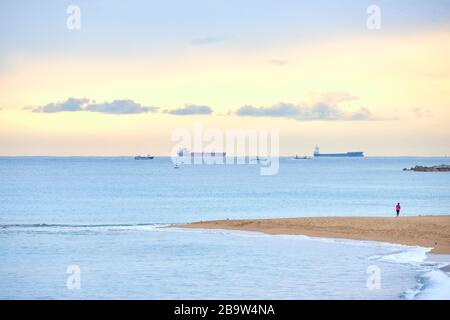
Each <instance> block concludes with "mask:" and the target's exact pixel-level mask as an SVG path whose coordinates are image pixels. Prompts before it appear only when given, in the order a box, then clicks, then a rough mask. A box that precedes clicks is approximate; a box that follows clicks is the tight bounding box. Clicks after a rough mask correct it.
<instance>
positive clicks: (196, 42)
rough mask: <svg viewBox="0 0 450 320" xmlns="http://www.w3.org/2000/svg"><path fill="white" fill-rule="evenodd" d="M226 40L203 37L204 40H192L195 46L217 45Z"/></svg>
mask: <svg viewBox="0 0 450 320" xmlns="http://www.w3.org/2000/svg"><path fill="white" fill-rule="evenodd" d="M223 41H225V39H223V38H216V37H202V38H196V39H192V40H191V44H192V45H194V46H205V45H209V44H215V43H219V42H223Z"/></svg>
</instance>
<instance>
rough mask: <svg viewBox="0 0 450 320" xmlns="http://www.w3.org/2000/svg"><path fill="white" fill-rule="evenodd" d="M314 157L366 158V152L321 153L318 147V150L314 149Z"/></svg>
mask: <svg viewBox="0 0 450 320" xmlns="http://www.w3.org/2000/svg"><path fill="white" fill-rule="evenodd" d="M314 157H352V158H353V157H364V152H362V151H354V152H345V153H320V149H319V146H316V149H314Z"/></svg>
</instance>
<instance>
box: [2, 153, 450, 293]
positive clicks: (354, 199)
mask: <svg viewBox="0 0 450 320" xmlns="http://www.w3.org/2000/svg"><path fill="white" fill-rule="evenodd" d="M444 163H445V164H449V163H450V158H448V157H364V158H319V159H304V160H303V159H302V160H296V159H293V158H291V157H283V158H280V160H279V170H278V172H277V174H274V175H261V170H260V169H261V166H263V164H261V163H256V164H249V163H246V164H239V165H238V164H235V165H219V164H216V165H206V164H203V165H187V164H182V165H180V167H179V168H174V164H173V163H172V161H171V159H170V158H169V157H155V158H154V159H153V160H139V161H138V160H134V158H133V157H0V299H450V278H449V273H448V272H446V271H445V270H448V265H449V264H450V256H448V255H433V254H429V252H430V248H423V247H416V246H404V245H397V244H390V243H381V242H371V241H353V240H343V239H330V238H310V237H306V236H288V235H267V234H263V233H256V232H242V231H225V230H201V229H183V228H180V227H178V226H177V224H181V223H188V222H194V221H206V220H215V219H249V218H283V217H317V216H380V217H393V216H394V215H395V205H396V204H397V202H400V203H401V205H402V211H401V215H404V216H417V215H448V214H450V173H445V172H439V173H434V172H432V173H421V172H413V171H403V168H406V167H411V166H415V165H436V164H444Z"/></svg>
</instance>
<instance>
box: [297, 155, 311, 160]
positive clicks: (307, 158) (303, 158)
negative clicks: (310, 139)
mask: <svg viewBox="0 0 450 320" xmlns="http://www.w3.org/2000/svg"><path fill="white" fill-rule="evenodd" d="M294 159H295V160H310V159H312V157H308V156H303V157H299V156H298V155H295V157H294Z"/></svg>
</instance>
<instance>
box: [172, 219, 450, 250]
mask: <svg viewBox="0 0 450 320" xmlns="http://www.w3.org/2000/svg"><path fill="white" fill-rule="evenodd" d="M176 227H183V228H201V229H227V230H242V231H256V232H264V233H268V234H290V235H305V236H310V237H324V238H343V239H353V240H370V241H381V242H390V243H397V244H404V245H412V246H422V247H427V248H433V250H432V252H433V253H441V254H443V253H444V254H450V215H449V216H418V217H399V218H396V217H392V218H384V217H314V218H285V219H251V220H217V221H206V222H204V221H201V222H194V223H190V224H183V225H176Z"/></svg>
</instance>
